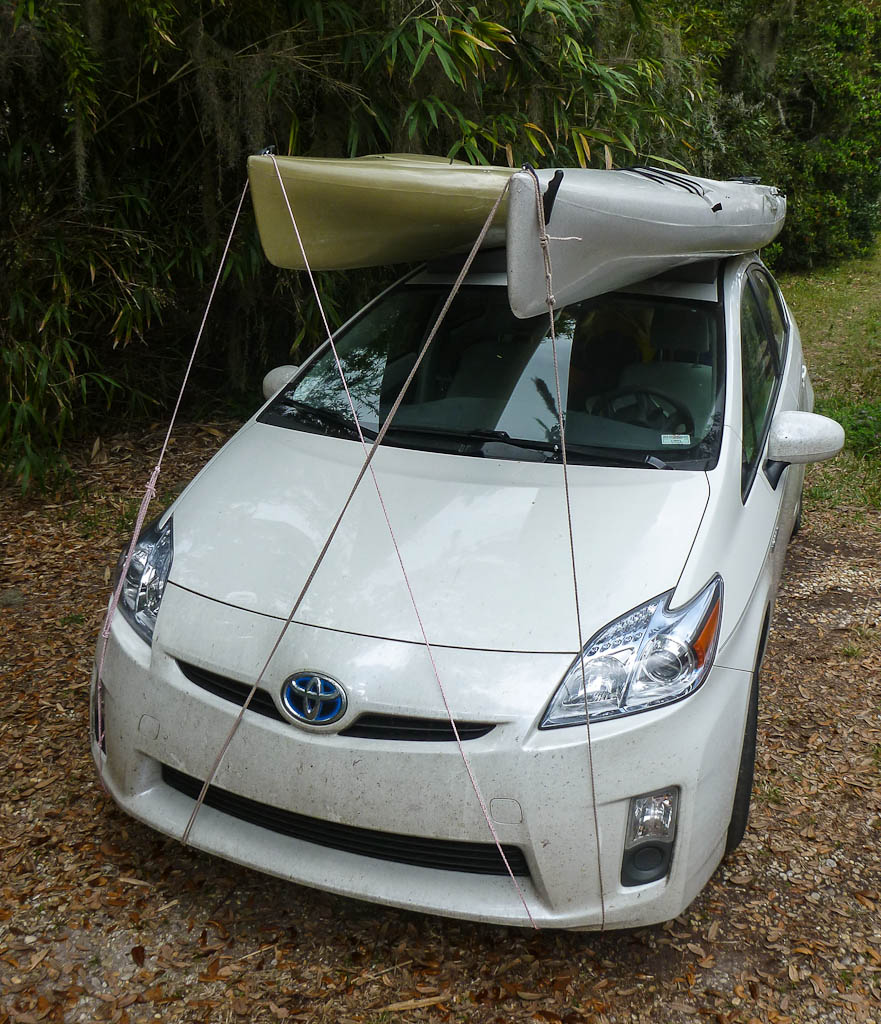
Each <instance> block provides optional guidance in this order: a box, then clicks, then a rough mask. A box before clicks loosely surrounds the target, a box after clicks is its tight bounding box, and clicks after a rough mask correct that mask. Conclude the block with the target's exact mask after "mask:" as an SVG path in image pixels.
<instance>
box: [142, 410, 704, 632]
mask: <svg viewBox="0 0 881 1024" xmlns="http://www.w3.org/2000/svg"><path fill="white" fill-rule="evenodd" d="M363 459H364V453H363V450H362V448H361V446H360V444H358V443H357V442H353V441H349V440H344V439H340V438H333V437H326V436H324V435H318V434H310V433H305V432H301V431H297V430H287V429H283V428H280V427H275V426H271V425H268V424H261V423H257V422H252V423H251V424H249V425H248V426H247V427H246V428H245V429H244V430H242V431H241V432H240V433H239V434H237V435H236V437H234V438H233V439H232V441H230V442H229V444H228V445H227V446H226V447H225V448H224V449H223V451H222V452H221V453H220V454H219V455H218V456H217V457H215V458H214V459H213V460H212V462H210V463H209V464H208V466H206V467H205V469H204V470H203V471H202V473H201V474H200V475H199V476H198V477H197V478H196V480H195V481H193V483H192V484H191V485H190V486H189V487H188V488H187V490H186V491H185V492H184V494H183V495H181V497H180V498H179V499H178V501H177V502H176V503H175V506H174V510H173V513H174V562H173V565H172V570H171V576H170V582H171V583H172V584H174V585H177V586H179V587H184V588H186V589H188V590H191V591H193V592H195V593H198V594H201V595H204V596H206V597H209V598H213V599H215V600H217V601H222V602H224V603H226V604H229V605H233V606H235V607H239V608H243V609H247V610H249V611H253V612H258V613H261V614H263V615H270V616H275V617H278V618H279V619H286V618H287V617H288V615H289V614H290V611H291V608H292V606H293V604H294V601H295V600H296V598H297V595H298V594H299V593H300V590H301V588H302V586H303V584H304V582H305V580H306V578H307V576H308V574H309V572H310V571H311V569H312V567H313V564H314V562H315V560H316V558H317V557H318V554H319V552H320V551H321V548H322V546H323V545H324V543H325V541H326V539H327V537H328V534H329V533H330V530H331V528H332V526H333V523H334V522H335V521H336V518H337V516H338V515H339V512H340V510H341V509H342V507H343V503H344V501H345V499H346V497H347V495H348V494H349V491H350V488H351V486H352V484H353V482H354V480H355V477H356V476H357V473H358V470H359V469H360V467H361V464H362V463H363ZM372 465H373V468H374V470H375V473H376V478H377V480H378V481H379V486H380V489H381V491H382V496H383V500H384V502H385V506H386V509H387V511H388V516H389V519H390V521H391V524H392V528H393V530H394V534H395V538H396V540H397V543H398V546H399V550H400V554H401V558H402V560H403V564H404V566H405V567H406V570H407V576H408V579H409V585H410V588H411V590H412V594H413V597H414V599H415V602H416V606H417V607H418V609H419V614H420V616H421V619H422V622H423V624H424V627H425V631H426V634H427V636H428V639H429V641H430V642H431V643H433V644H436V645H442V646H449V647H471V648H480V649H487V650H501V651H531V652H564V651H565V652H575V651H577V649H578V629H577V623H576V618H575V604H574V601H573V583H572V565H571V558H570V550H569V535H568V527H567V510H566V500H565V493H564V489H563V473H562V467H561V466H560V465H558V464H545V463H537V462H525V461H524V462H519V461H508V460H496V459H490V458H479V457H468V456H459V455H449V454H439V453H426V452H421V451H414V450H412V449H403V448H393V447H383V448H382V450H381V451H379V452H378V453H377V455H376V457H375V459H374V460H373V464H372ZM569 485H570V499H571V512H572V522H573V528H574V535H575V558H576V565H577V570H578V585H579V599H580V602H579V603H580V610H581V621H582V633H583V637H584V640H587V638H588V637H589V635H590V634H592V633H593V632H595V631H596V630H597V629H599V628H601V627H602V626H603V625H605V624H606V623H607V622H608V621H610V620H611V619H614V618H616V617H617V616H619V615H621V614H622V613H624V612H626V611H628V610H629V609H630V608H633V607H635V606H636V605H638V604H640V603H642V602H643V601H646V600H648V599H649V598H651V597H654V596H655V595H657V594H659V593H662V592H663V591H666V590H669V589H671V588H672V587H674V586H675V585H676V581H677V579H678V578H679V575H680V573H681V571H682V568H683V566H684V564H685V560H686V558H687V556H688V552H689V549H690V547H691V544H692V541H693V539H694V536H695V534H696V532H697V528H698V525H699V524H700V520H701V516H702V515H703V512H704V509H705V508H706V504H707V498H708V495H709V485H708V482H707V477H706V474H705V473H701V472H687V471H681V472H679V471H676V472H673V471H666V472H665V471H660V470H656V469H641V468H636V469H619V468H609V467H595V466H570V468H569ZM295 621H298V622H302V623H306V624H309V625H312V626H318V627H327V628H332V629H335V630H341V631H344V632H350V633H355V634H364V635H369V636H375V637H382V638H387V639H391V640H401V641H407V642H414V643H420V642H421V641H422V634H421V631H420V627H419V622H418V620H417V617H416V614H415V612H414V609H413V602H412V601H411V597H410V594H409V593H408V588H407V585H406V584H405V582H404V579H403V575H402V572H401V566H400V564H399V561H398V557H397V555H396V552H395V548H394V545H393V544H392V541H391V538H390V535H389V530H388V526H387V525H386V521H385V518H384V514H383V510H382V506H381V504H380V502H379V500H378V498H377V493H376V489H375V487H374V484H373V481H372V479H371V476H370V474H369V473H368V474H367V475H366V476H365V478H364V479H363V481H362V483H361V486H360V487H359V489H358V491H357V493H356V495H355V497H354V499H353V501H352V503H351V505H350V507H349V509H348V511H347V512H346V515H345V517H344V519H343V521H342V525H341V526H340V529H339V531H338V533H337V535H336V537H335V538H334V540H333V543H332V544H331V545H330V548H329V550H328V553H327V555H326V557H325V559H324V561H323V562H322V564H321V566H320V568H319V569H318V571H317V573H316V575H315V578H314V580H313V581H312V583H311V585H310V587H309V589H308V592H307V594H306V597H305V598H304V600H303V602H302V604H301V606H300V608H299V610H298V611H297V614H296V616H295ZM159 626H160V628H161V617H160V623H159Z"/></svg>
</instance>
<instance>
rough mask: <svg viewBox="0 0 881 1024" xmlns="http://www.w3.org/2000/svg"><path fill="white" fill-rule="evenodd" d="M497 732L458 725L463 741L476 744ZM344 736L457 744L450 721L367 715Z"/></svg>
mask: <svg viewBox="0 0 881 1024" xmlns="http://www.w3.org/2000/svg"><path fill="white" fill-rule="evenodd" d="M494 728H495V726H494V725H493V723H492V722H456V729H457V730H458V731H459V739H461V740H476V739H480V737H481V736H486V734H487V733H488V732H492V730H493V729H494ZM341 735H342V736H358V737H360V738H362V739H368V740H416V741H422V742H434V743H443V742H444V741H454V740H455V739H456V737H455V735H454V734H453V727H452V726H451V725H450V720H449V719H448V718H406V717H404V716H403V715H376V714H365V715H361V716H360V717H359V718H357V719H356V720H355V721H354V722H353V723H352V724H351V725H350V726H349V727H348V729H343V731H342V733H341Z"/></svg>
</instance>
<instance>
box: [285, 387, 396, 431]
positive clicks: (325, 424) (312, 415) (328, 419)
mask: <svg viewBox="0 0 881 1024" xmlns="http://www.w3.org/2000/svg"><path fill="white" fill-rule="evenodd" d="M288 407H290V408H291V409H293V410H294V411H295V412H296V418H297V419H298V420H299V421H300V422H301V423H308V422H310V421H311V422H312V423H314V424H316V425H317V426H319V427H322V428H323V429H324V430H327V428H331V429H333V430H336V431H337V432H338V433H343V434H345V436H346V437H357V436H358V428H357V427H356V426H355V423H354V421H353V420H351V419H350V418H349V416H347V415H344V414H343V413H340V412H336V411H335V410H333V409H327V408H324V407H323V406H320V405H309V404H308V403H307V402H299V401H297V399H295V398H289V399H287V400H286V401H285V409H287V408H288ZM361 432H362V433H363V435H364V437H365V439H366V440H370V441H372V440H374V439H375V438H376V431H375V430H372V429H371V428H370V427H365V426H364V424H363V423H362V424H361Z"/></svg>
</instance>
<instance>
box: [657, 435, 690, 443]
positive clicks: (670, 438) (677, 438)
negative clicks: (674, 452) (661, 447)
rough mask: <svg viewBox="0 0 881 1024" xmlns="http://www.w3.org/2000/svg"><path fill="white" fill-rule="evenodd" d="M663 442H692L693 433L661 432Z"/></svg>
mask: <svg viewBox="0 0 881 1024" xmlns="http://www.w3.org/2000/svg"><path fill="white" fill-rule="evenodd" d="M661 444H691V434H661Z"/></svg>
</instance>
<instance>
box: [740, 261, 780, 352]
mask: <svg viewBox="0 0 881 1024" xmlns="http://www.w3.org/2000/svg"><path fill="white" fill-rule="evenodd" d="M749 277H750V281H752V284H753V287H754V288H755V291H756V297H757V298H758V300H759V305H760V306H761V308H762V312H763V313H764V314H765V318H766V322H767V324H768V327H769V329H770V331H771V334H772V335H773V336H774V341H775V342H776V344H777V352H778V354H779V357H780V360H779V361H780V365H781V366H782V365H783V364H784V363H785V362H786V338H787V328H786V320H785V319H784V317H783V309H782V307H781V305H780V298H779V293H778V291H777V287H776V285H775V284H774V282H773V281H772V280H771V278H770V277H769V276H768V275H767V274H765V273H764V272H763V271H761V270H753V271H751V272H750V275H749Z"/></svg>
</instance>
